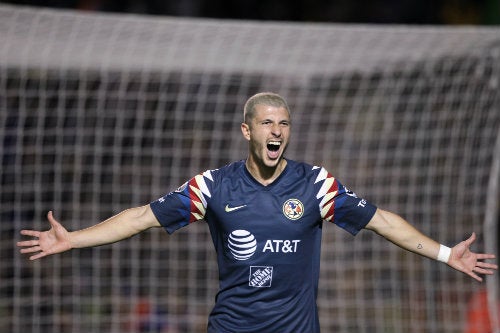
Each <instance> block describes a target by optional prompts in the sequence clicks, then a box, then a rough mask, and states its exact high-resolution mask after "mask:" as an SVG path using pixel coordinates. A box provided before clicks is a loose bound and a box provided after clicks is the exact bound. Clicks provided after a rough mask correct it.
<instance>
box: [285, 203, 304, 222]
mask: <svg viewBox="0 0 500 333" xmlns="http://www.w3.org/2000/svg"><path fill="white" fill-rule="evenodd" d="M283 214H284V215H285V216H286V217H287V218H289V219H290V220H298V219H300V218H301V217H302V215H304V205H303V204H302V202H300V200H298V199H288V200H287V201H285V203H284V204H283Z"/></svg>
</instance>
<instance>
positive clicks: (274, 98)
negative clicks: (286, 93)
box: [243, 92, 290, 124]
mask: <svg viewBox="0 0 500 333" xmlns="http://www.w3.org/2000/svg"><path fill="white" fill-rule="evenodd" d="M257 105H268V106H274V107H277V108H285V109H286V111H287V112H288V114H289V115H290V109H289V108H288V104H287V103H286V101H285V99H284V98H283V97H281V96H280V95H278V94H276V93H273V92H260V93H258V94H255V95H253V96H252V97H250V98H249V99H248V100H247V101H246V103H245V107H244V108H243V120H244V122H245V123H247V124H248V123H250V121H251V120H252V119H253V117H254V115H255V107H256V106H257Z"/></svg>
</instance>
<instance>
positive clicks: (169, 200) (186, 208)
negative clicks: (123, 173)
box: [149, 171, 213, 234]
mask: <svg viewBox="0 0 500 333" xmlns="http://www.w3.org/2000/svg"><path fill="white" fill-rule="evenodd" d="M212 183H213V178H212V173H211V171H205V172H204V173H202V174H199V175H197V176H195V177H193V178H191V179H190V180H188V181H187V182H186V183H184V184H183V185H182V186H181V187H179V188H178V189H177V190H175V191H173V192H170V193H168V194H167V195H165V196H163V197H161V198H159V199H157V200H155V201H153V202H151V203H150V204H149V205H150V207H151V210H152V211H153V213H154V215H155V216H156V219H157V220H158V222H160V224H161V225H162V226H163V227H164V228H165V230H166V231H167V232H168V233H169V234H171V233H173V232H174V231H176V230H177V229H180V228H182V227H184V226H186V225H188V224H190V223H192V222H196V221H199V220H202V219H204V217H205V213H206V211H207V206H208V200H209V199H210V197H211V193H210V186H211V185H212Z"/></svg>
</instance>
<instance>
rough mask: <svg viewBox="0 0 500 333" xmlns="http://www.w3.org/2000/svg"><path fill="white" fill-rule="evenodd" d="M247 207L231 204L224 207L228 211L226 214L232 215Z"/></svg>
mask: <svg viewBox="0 0 500 333" xmlns="http://www.w3.org/2000/svg"><path fill="white" fill-rule="evenodd" d="M246 206H247V205H241V206H229V204H227V205H226V207H224V210H225V211H226V213H231V212H234V211H235V210H238V209H241V208H245V207H246Z"/></svg>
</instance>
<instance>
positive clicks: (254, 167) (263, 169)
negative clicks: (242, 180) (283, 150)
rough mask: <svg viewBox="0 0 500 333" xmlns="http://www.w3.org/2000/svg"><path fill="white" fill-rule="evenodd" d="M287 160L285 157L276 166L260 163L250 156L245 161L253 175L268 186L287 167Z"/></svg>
mask: <svg viewBox="0 0 500 333" xmlns="http://www.w3.org/2000/svg"><path fill="white" fill-rule="evenodd" d="M286 164H287V162H286V160H285V159H284V158H283V159H281V160H280V161H279V163H278V164H277V165H276V166H275V167H267V166H265V165H260V166H259V165H258V164H257V163H255V162H253V161H252V160H251V158H248V159H247V160H246V162H245V166H246V168H247V170H248V172H250V174H251V175H252V177H253V178H254V179H255V180H256V181H258V182H259V183H261V184H262V185H264V186H267V185H269V184H271V183H272V182H274V181H275V180H276V178H278V177H279V176H280V175H281V173H282V172H283V170H285V167H286Z"/></svg>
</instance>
